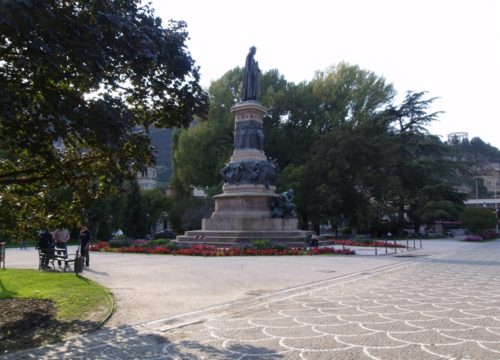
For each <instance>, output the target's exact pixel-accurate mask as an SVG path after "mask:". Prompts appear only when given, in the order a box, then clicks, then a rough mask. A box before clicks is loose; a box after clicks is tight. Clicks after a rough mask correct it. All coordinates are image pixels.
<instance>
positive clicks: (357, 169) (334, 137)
mask: <svg viewBox="0 0 500 360" xmlns="http://www.w3.org/2000/svg"><path fill="white" fill-rule="evenodd" d="M386 131H387V129H386V126H385V124H384V123H377V122H376V121H373V122H368V121H365V122H364V123H363V124H362V125H361V124H360V125H358V126H355V127H351V125H350V124H346V123H345V124H343V125H340V126H337V127H336V129H335V131H332V132H330V133H328V134H325V135H323V136H321V138H320V139H319V140H318V141H317V142H316V143H315V144H314V146H313V148H312V151H311V153H310V155H311V158H310V161H308V162H307V163H306V165H305V170H304V174H303V178H302V183H301V187H300V190H301V192H303V193H305V194H307V195H306V198H307V200H308V201H307V203H306V204H305V208H304V210H305V212H306V213H307V214H308V215H307V216H308V218H309V219H310V220H312V222H313V223H315V224H316V225H319V223H320V222H326V221H328V222H330V223H331V224H332V225H340V224H341V223H344V224H345V225H347V226H348V227H349V228H350V229H351V231H352V232H353V233H354V234H356V233H357V230H358V229H365V230H366V229H368V223H369V222H370V221H371V220H373V218H375V217H376V216H377V215H378V214H377V213H375V212H374V209H375V207H374V204H376V203H377V202H380V201H381V200H382V199H383V196H384V194H385V193H386V189H387V187H386V185H387V182H386V173H385V168H384V161H385V158H386V157H387V155H388V154H387V153H386V149H387V148H386V146H385V144H386V139H387V133H386Z"/></svg>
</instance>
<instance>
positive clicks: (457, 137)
mask: <svg viewBox="0 0 500 360" xmlns="http://www.w3.org/2000/svg"><path fill="white" fill-rule="evenodd" d="M467 141H469V133H467V132H452V133H449V134H448V143H449V144H461V143H463V142H467Z"/></svg>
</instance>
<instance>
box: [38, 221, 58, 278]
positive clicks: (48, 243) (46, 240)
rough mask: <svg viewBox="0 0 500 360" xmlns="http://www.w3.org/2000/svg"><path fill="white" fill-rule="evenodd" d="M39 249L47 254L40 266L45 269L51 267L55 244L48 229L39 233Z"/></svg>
mask: <svg viewBox="0 0 500 360" xmlns="http://www.w3.org/2000/svg"><path fill="white" fill-rule="evenodd" d="M37 248H38V249H39V250H40V251H41V252H42V253H43V254H45V256H44V257H43V259H42V263H41V264H40V265H41V267H42V268H43V269H46V268H48V267H49V258H50V256H51V255H54V243H53V241H52V234H51V233H50V232H49V231H48V230H47V229H42V230H40V231H39V232H38V244H37Z"/></svg>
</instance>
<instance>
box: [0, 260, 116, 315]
mask: <svg viewBox="0 0 500 360" xmlns="http://www.w3.org/2000/svg"><path fill="white" fill-rule="evenodd" d="M12 298H31V299H44V300H51V301H53V302H54V303H55V305H56V308H57V317H58V318H59V319H61V320H65V321H71V320H76V319H81V318H82V317H85V316H86V315H87V314H88V313H89V312H92V311H94V310H96V309H100V310H101V311H102V309H103V307H104V308H107V309H109V310H111V308H112V300H111V296H110V293H109V291H108V290H106V289H105V288H103V287H102V286H100V285H98V284H96V283H95V282H93V281H90V280H88V279H85V278H83V277H80V276H75V274H73V273H59V272H43V271H37V270H24V269H6V270H0V299H12ZM108 312H109V311H108ZM104 313H106V312H104Z"/></svg>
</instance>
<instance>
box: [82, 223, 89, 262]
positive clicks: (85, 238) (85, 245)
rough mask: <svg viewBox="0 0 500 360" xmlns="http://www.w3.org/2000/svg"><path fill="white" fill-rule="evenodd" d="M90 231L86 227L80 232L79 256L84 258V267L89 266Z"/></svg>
mask: <svg viewBox="0 0 500 360" xmlns="http://www.w3.org/2000/svg"><path fill="white" fill-rule="evenodd" d="M89 248H90V231H89V229H88V228H87V227H86V226H82V229H81V230H80V256H81V257H83V258H85V266H86V267H88V266H89V260H90V259H89Z"/></svg>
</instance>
